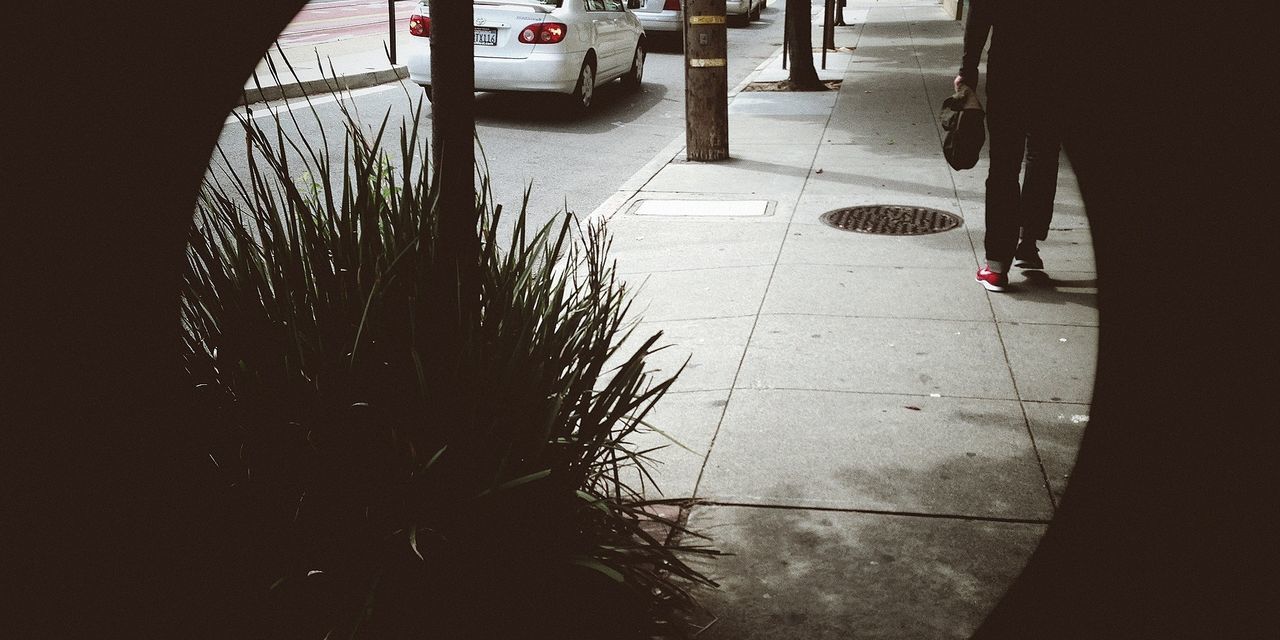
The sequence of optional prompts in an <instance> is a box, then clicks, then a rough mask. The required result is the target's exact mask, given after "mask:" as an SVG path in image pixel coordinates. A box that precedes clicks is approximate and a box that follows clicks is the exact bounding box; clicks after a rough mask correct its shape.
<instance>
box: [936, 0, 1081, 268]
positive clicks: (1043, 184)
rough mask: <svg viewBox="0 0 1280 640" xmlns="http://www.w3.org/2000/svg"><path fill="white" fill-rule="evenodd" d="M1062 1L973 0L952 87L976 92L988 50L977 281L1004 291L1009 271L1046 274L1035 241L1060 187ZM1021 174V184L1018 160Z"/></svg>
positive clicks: (1042, 235)
mask: <svg viewBox="0 0 1280 640" xmlns="http://www.w3.org/2000/svg"><path fill="white" fill-rule="evenodd" d="M1059 6H1060V0H1038V1H1035V2H1032V1H1030V0H970V1H969V2H968V10H969V15H968V18H967V19H966V22H965V29H964V56H963V59H962V61H961V65H960V72H959V74H958V75H956V78H955V83H954V84H955V88H956V90H959V89H960V87H961V85H965V86H968V87H969V88H970V89H972V90H973V91H975V92H976V91H977V90H978V62H979V61H980V60H981V58H982V50H983V48H984V47H986V44H987V36H988V34H989V35H990V37H991V48H990V50H989V51H988V52H987V87H986V94H987V130H988V136H987V137H988V140H989V143H988V144H989V145H990V146H989V151H988V155H989V158H990V168H989V170H988V173H987V182H986V227H987V229H986V234H985V237H984V238H983V248H984V250H985V252H986V265H985V266H983V267H982V268H981V269H979V270H978V274H977V280H978V282H979V283H981V284H982V286H983V287H986V289H987V290H988V291H1005V289H1006V288H1007V287H1008V285H1009V269H1010V267H1011V266H1012V267H1017V268H1020V269H1036V270H1038V269H1044V261H1043V260H1041V258H1040V252H1039V247H1038V245H1037V242H1040V241H1042V240H1044V239H1045V238H1046V237H1047V236H1048V234H1049V221H1050V219H1051V218H1052V217H1053V199H1054V194H1055V192H1056V191H1057V188H1058V153H1059V150H1060V149H1061V147H1062V119H1063V115H1064V114H1063V109H1062V107H1061V104H1062V103H1063V101H1064V99H1065V96H1063V95H1061V90H1060V89H1059V87H1060V85H1061V79H1062V77H1063V76H1062V69H1061V67H1062V59H1061V53H1062V47H1061V45H1060V44H1059V43H1060V31H1061V28H1060V27H1061V24H1062V23H1061V21H1060V20H1057V19H1056V18H1057V17H1058V15H1059V13H1058V9H1059ZM1024 156H1025V158H1026V173H1025V175H1024V176H1022V180H1021V183H1019V174H1020V173H1021V172H1022V163H1023V158H1024Z"/></svg>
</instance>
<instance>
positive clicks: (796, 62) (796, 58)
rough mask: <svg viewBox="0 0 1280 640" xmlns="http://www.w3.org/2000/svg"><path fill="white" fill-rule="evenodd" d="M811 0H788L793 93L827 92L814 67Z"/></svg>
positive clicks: (790, 78) (790, 77)
mask: <svg viewBox="0 0 1280 640" xmlns="http://www.w3.org/2000/svg"><path fill="white" fill-rule="evenodd" d="M812 6H813V5H812V4H811V3H810V1H809V0H787V9H786V18H785V20H786V25H785V27H784V28H785V29H786V30H787V42H788V49H789V52H790V53H789V54H790V56H791V66H790V70H791V75H790V76H789V77H788V78H787V84H788V85H790V88H791V90H792V91H825V90H826V88H827V86H826V85H824V84H822V81H821V80H819V79H818V70H817V69H816V68H814V66H813V33H812V31H813V17H812V16H811V15H810V13H809V12H810V10H811V9H812Z"/></svg>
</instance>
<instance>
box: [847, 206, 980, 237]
mask: <svg viewBox="0 0 1280 640" xmlns="http://www.w3.org/2000/svg"><path fill="white" fill-rule="evenodd" d="M822 221H823V222H825V223H827V224H829V225H831V226H833V227H835V228H837V229H842V230H844V231H856V232H858V233H870V234H875V235H882V236H919V235H924V234H926V233H942V232H943V231H950V230H952V229H955V228H956V227H959V226H960V223H961V222H963V220H961V218H960V216H957V215H956V214H954V213H947V212H946V211H939V210H938V209H930V208H928V207H907V206H901V205H893V204H872V205H864V206H859V207H846V208H844V209H836V210H835V211H828V212H826V213H824V214H822Z"/></svg>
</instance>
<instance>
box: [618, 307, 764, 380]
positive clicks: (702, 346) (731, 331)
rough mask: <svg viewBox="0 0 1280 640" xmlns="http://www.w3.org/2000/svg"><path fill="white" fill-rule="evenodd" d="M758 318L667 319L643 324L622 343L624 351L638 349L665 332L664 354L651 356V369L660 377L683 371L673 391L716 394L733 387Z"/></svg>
mask: <svg viewBox="0 0 1280 640" xmlns="http://www.w3.org/2000/svg"><path fill="white" fill-rule="evenodd" d="M755 322H756V319H755V316H751V315H745V316H739V317H736V318H712V319H699V320H665V321H654V322H642V323H640V324H638V325H637V326H636V330H635V333H634V334H633V336H632V337H631V339H629V340H627V341H625V342H623V343H622V345H623V346H622V348H621V350H620V351H621V352H622V353H626V352H627V351H628V350H629V349H631V350H634V349H636V348H638V347H639V346H640V344H641V343H642V342H643V341H644V340H645V339H647V338H648V337H649V336H652V335H653V334H654V333H656V332H658V331H661V332H662V339H661V340H660V341H659V342H658V345H657V346H659V347H662V350H661V351H658V352H657V353H655V354H653V355H652V356H650V357H649V358H648V359H647V360H646V363H647V364H648V370H649V371H651V372H653V375H655V376H657V377H658V378H662V377H664V376H666V377H669V376H673V375H675V374H676V372H677V371H680V368H681V367H684V371H683V372H681V373H680V377H679V378H678V379H677V380H676V382H675V384H674V385H672V387H671V389H672V391H679V392H688V391H712V390H728V389H731V388H733V382H734V380H735V379H736V378H737V376H738V366H739V365H740V364H741V363H742V354H743V353H744V352H745V351H746V349H747V342H748V341H749V340H750V339H751V331H752V330H753V329H754V328H755Z"/></svg>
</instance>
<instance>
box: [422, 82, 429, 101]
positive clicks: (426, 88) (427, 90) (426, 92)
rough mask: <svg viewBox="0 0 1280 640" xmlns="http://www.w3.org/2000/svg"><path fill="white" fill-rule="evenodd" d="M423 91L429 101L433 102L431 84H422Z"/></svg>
mask: <svg viewBox="0 0 1280 640" xmlns="http://www.w3.org/2000/svg"><path fill="white" fill-rule="evenodd" d="M422 93H423V94H424V95H426V96H427V102H431V85H429V84H424V85H422Z"/></svg>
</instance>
